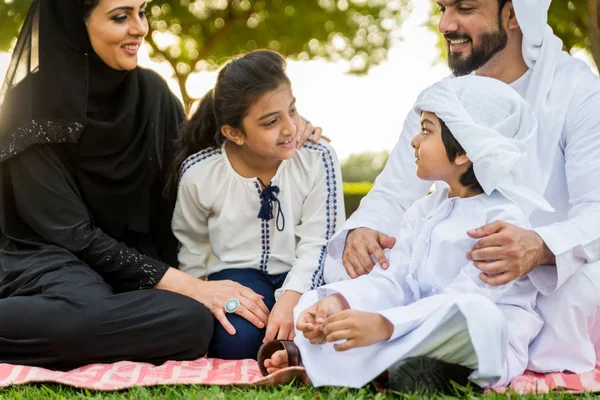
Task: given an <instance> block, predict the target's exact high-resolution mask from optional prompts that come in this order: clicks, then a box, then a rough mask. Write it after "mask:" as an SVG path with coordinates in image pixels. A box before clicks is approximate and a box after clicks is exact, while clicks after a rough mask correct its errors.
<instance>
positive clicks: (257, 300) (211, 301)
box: [156, 268, 269, 335]
mask: <svg viewBox="0 0 600 400" xmlns="http://www.w3.org/2000/svg"><path fill="white" fill-rule="evenodd" d="M156 289H163V290H170V291H172V292H176V293H179V294H183V295H185V296H188V297H191V298H193V299H195V300H197V301H199V302H200V303H202V304H204V305H205V306H206V307H207V308H208V309H209V310H210V312H211V313H212V315H214V317H215V318H216V319H217V320H218V321H219V322H220V323H221V325H223V328H225V330H226V331H227V332H228V333H229V334H230V335H235V328H234V327H233V325H231V323H230V322H229V320H228V319H227V316H226V313H225V303H226V302H227V300H230V299H234V298H235V299H238V300H239V302H240V307H239V308H238V309H237V311H236V312H235V314H237V315H239V316H240V317H242V318H245V319H247V320H248V321H250V322H251V323H252V324H253V325H254V326H256V327H257V328H264V327H265V326H266V325H267V322H268V321H269V309H268V308H267V306H266V304H265V303H264V301H263V297H262V296H260V295H258V294H256V293H255V292H254V291H253V290H252V289H249V288H247V287H245V286H242V285H240V284H239V283H237V282H233V281H229V280H226V281H202V280H200V279H197V278H194V277H193V276H191V275H188V274H186V273H185V272H182V271H179V270H178V269H175V268H169V269H168V270H167V273H166V274H165V275H164V276H163V278H162V279H161V280H160V282H158V284H157V285H156Z"/></svg>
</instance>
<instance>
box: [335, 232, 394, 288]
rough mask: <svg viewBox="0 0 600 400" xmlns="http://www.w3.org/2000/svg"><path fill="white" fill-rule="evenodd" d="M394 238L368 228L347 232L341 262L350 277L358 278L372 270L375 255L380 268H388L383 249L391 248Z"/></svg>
mask: <svg viewBox="0 0 600 400" xmlns="http://www.w3.org/2000/svg"><path fill="white" fill-rule="evenodd" d="M395 244H396V239H395V238H393V237H391V236H388V235H386V234H385V233H381V232H378V231H374V230H372V229H369V228H356V229H353V230H351V231H350V232H348V236H346V244H345V246H344V254H343V255H342V262H343V264H344V268H345V269H346V272H347V273H348V275H350V278H352V279H354V278H358V277H359V276H361V275H366V274H368V273H369V272H371V271H372V270H373V267H374V266H375V263H374V262H373V259H372V258H371V256H373V257H375V259H376V260H377V262H378V263H379V265H381V268H383V269H387V268H388V260H387V258H386V257H385V255H384V254H383V249H391V248H392V247H394V245H395Z"/></svg>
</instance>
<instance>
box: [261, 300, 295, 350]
mask: <svg viewBox="0 0 600 400" xmlns="http://www.w3.org/2000/svg"><path fill="white" fill-rule="evenodd" d="M300 296H302V294H301V293H298V292H295V291H293V290H286V291H285V292H283V294H282V295H281V297H280V298H279V300H277V303H275V306H274V307H273V309H272V310H271V315H270V316H269V323H268V324H267V332H266V334H265V338H264V339H263V343H264V342H268V341H271V340H274V339H278V340H293V339H294V336H296V335H295V332H294V307H296V304H298V300H300Z"/></svg>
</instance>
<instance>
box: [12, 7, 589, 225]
mask: <svg viewBox="0 0 600 400" xmlns="http://www.w3.org/2000/svg"><path fill="white" fill-rule="evenodd" d="M64 1H67V0H64ZM486 1H489V0H486ZM30 4H31V0H0V79H2V80H3V77H4V75H5V72H6V69H7V66H8V62H9V60H10V52H11V50H12V48H13V46H14V44H15V40H16V39H15V37H16V35H17V34H18V31H19V28H20V25H21V24H22V21H23V19H24V17H25V15H26V13H27V10H28V8H29V5H30ZM147 11H148V19H149V25H150V32H149V34H148V36H147V38H146V44H145V47H144V49H143V50H142V51H141V52H140V64H141V65H142V66H144V67H147V68H152V69H154V70H156V71H157V72H158V73H160V74H161V75H162V76H163V77H164V78H165V79H167V81H168V82H169V85H170V87H171V89H172V90H173V92H174V93H176V94H177V96H178V97H179V98H180V99H181V100H182V101H183V103H184V104H185V106H186V107H187V108H191V107H193V102H194V99H197V98H199V97H201V96H202V95H203V94H204V93H205V92H206V91H207V90H208V89H210V88H211V87H212V86H213V85H214V81H215V79H216V69H217V68H218V67H219V66H220V65H222V64H223V63H224V62H226V61H227V60H228V59H229V58H231V57H232V56H235V55H237V54H240V53H243V52H247V51H250V50H254V49H257V48H269V49H272V50H276V51H279V52H281V53H282V54H284V55H285V56H286V57H287V58H288V73H289V76H290V79H291V81H292V84H293V90H294V94H295V96H296V98H297V104H298V109H299V111H300V112H301V114H302V115H303V116H304V117H305V118H307V119H309V120H311V121H312V122H313V124H314V125H317V126H321V127H322V128H323V131H324V134H326V135H327V136H329V137H330V138H331V139H332V145H333V146H334V148H335V149H336V151H337V154H338V156H339V158H340V160H341V161H342V177H343V180H344V193H345V202H346V213H347V215H350V213H351V212H353V211H354V210H355V209H356V208H357V207H358V204H359V202H360V199H361V198H362V197H363V196H364V195H365V194H366V193H367V192H368V190H369V189H370V188H371V186H372V182H373V181H374V180H375V177H376V176H377V175H378V174H379V172H380V171H381V170H382V169H383V167H384V165H385V162H386V161H387V157H388V154H389V151H390V150H391V149H392V147H393V146H394V144H395V143H396V142H397V141H398V137H399V135H400V132H401V128H402V123H403V121H404V117H405V115H406V113H407V112H408V111H409V110H410V108H411V106H412V104H413V102H414V101H415V99H416V97H417V95H418V93H419V92H420V91H421V90H422V89H424V88H425V87H427V86H428V85H430V84H432V83H433V82H435V81H437V80H439V79H441V78H443V77H445V76H447V75H448V74H449V73H450V72H449V70H448V68H447V66H446V64H445V59H444V57H445V48H444V45H443V43H442V41H441V39H440V35H439V34H438V33H437V29H436V25H437V19H438V18H439V12H438V7H437V5H436V3H435V1H433V0H391V1H385V0H295V1H290V0H287V1H286V0H260V1H256V0H168V1H167V0H153V1H151V2H149V5H148V7H147ZM549 23H550V25H551V26H552V28H553V29H554V31H555V33H557V35H558V36H559V37H560V38H561V39H562V40H563V43H564V46H565V50H566V51H569V52H570V53H571V54H572V55H574V56H576V57H579V58H582V59H584V60H585V61H586V62H587V63H588V64H589V65H590V67H591V68H592V70H593V71H594V72H596V73H598V69H599V66H600V0H553V1H552V5H551V8H550V12H549Z"/></svg>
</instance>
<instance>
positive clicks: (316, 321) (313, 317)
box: [296, 294, 350, 344]
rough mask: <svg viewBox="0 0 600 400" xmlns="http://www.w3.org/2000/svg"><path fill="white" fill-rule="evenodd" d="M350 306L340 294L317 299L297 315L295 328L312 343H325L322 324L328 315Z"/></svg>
mask: <svg viewBox="0 0 600 400" xmlns="http://www.w3.org/2000/svg"><path fill="white" fill-rule="evenodd" d="M349 308H350V305H349V304H348V302H347V301H346V298H345V297H344V296H342V295H341V294H332V295H331V296H327V297H326V298H324V299H322V300H319V301H318V302H316V303H315V304H313V305H312V306H310V307H309V308H307V309H306V310H304V311H303V312H302V313H301V314H300V316H299V317H298V321H297V322H296V328H298V330H299V331H301V332H302V334H303V335H304V337H305V338H307V339H308V340H309V341H310V343H312V344H321V343H325V336H326V335H325V333H324V332H323V324H324V323H325V321H326V320H327V318H328V317H330V316H333V315H335V314H337V313H340V312H342V311H344V310H347V309H349Z"/></svg>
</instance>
